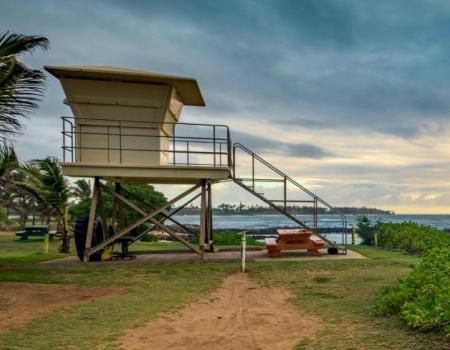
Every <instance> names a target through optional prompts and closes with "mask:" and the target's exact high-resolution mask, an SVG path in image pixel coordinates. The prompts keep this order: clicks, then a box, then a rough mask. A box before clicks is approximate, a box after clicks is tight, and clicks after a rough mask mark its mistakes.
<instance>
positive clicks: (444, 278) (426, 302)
mask: <svg viewBox="0 0 450 350" xmlns="http://www.w3.org/2000/svg"><path fill="white" fill-rule="evenodd" d="M360 224H361V225H360V229H361V231H363V235H365V236H366V240H367V241H371V240H372V242H373V236H374V235H375V234H376V235H377V238H378V245H379V246H380V247H383V248H387V249H402V250H404V251H406V252H408V253H410V254H421V255H424V258H423V260H422V262H421V263H420V264H419V265H417V266H416V267H415V268H414V269H413V271H412V272H411V273H410V274H409V275H408V276H407V277H406V278H404V279H402V280H399V281H398V282H397V284H395V285H394V286H391V287H386V288H384V289H383V290H382V291H381V292H380V293H379V294H378V296H377V298H376V303H375V307H374V314H376V315H383V316H386V315H396V316H398V317H400V319H401V320H402V321H403V322H404V323H405V324H406V325H407V326H408V327H409V328H412V329H416V330H419V331H424V332H426V331H434V332H440V333H442V334H443V336H444V337H445V338H446V339H447V341H449V342H450V234H448V233H447V232H444V231H441V230H437V229H435V228H432V227H429V226H424V225H419V224H417V223H414V222H404V223H400V224H398V223H380V222H378V223H376V224H375V225H371V223H370V221H369V220H367V219H366V220H360Z"/></svg>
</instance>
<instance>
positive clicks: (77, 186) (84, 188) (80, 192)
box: [71, 179, 91, 200]
mask: <svg viewBox="0 0 450 350" xmlns="http://www.w3.org/2000/svg"><path fill="white" fill-rule="evenodd" d="M71 190H72V196H74V197H77V198H78V199H80V200H85V199H90V198H91V182H90V181H88V180H85V179H80V180H77V181H75V183H74V185H73V186H72V187H71Z"/></svg>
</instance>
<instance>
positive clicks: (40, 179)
mask: <svg viewBox="0 0 450 350" xmlns="http://www.w3.org/2000/svg"><path fill="white" fill-rule="evenodd" d="M21 171H22V172H23V173H24V175H25V176H24V177H23V179H22V181H17V182H16V183H17V185H18V186H19V187H21V188H23V189H25V190H26V191H28V192H29V193H31V194H32V195H33V196H35V197H36V199H37V200H38V201H39V202H41V203H46V204H47V205H48V206H50V207H52V208H53V209H54V210H55V211H56V212H57V213H58V215H60V216H64V215H65V211H66V210H67V206H68V200H69V197H70V188H69V186H68V184H67V180H66V179H65V178H64V176H63V174H62V171H61V167H60V166H59V163H58V160H57V159H55V158H51V157H48V158H46V159H38V160H33V161H31V162H30V163H29V164H27V165H24V166H22V167H21Z"/></svg>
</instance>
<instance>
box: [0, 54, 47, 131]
mask: <svg viewBox="0 0 450 350" xmlns="http://www.w3.org/2000/svg"><path fill="white" fill-rule="evenodd" d="M44 90H45V75H44V74H43V73H42V72H41V71H39V70H32V69H29V68H27V67H26V66H25V65H23V64H21V63H20V62H17V61H16V60H15V58H10V59H9V60H8V61H5V62H3V63H0V137H2V136H3V138H6V137H8V136H12V135H14V134H17V133H20V131H21V129H22V122H21V119H23V118H25V117H26V116H27V114H28V113H30V112H33V111H34V110H36V109H37V108H38V102H39V101H41V99H42V96H43V92H44Z"/></svg>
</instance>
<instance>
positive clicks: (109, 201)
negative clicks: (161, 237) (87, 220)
mask: <svg viewBox="0 0 450 350" xmlns="http://www.w3.org/2000/svg"><path fill="white" fill-rule="evenodd" d="M106 186H108V187H109V188H110V189H111V190H113V189H114V183H112V182H109V181H108V182H107V183H106ZM122 187H123V190H125V191H127V192H129V193H130V194H131V196H127V195H126V197H127V198H129V200H130V201H132V202H134V203H135V204H136V205H138V206H139V207H142V208H143V209H144V210H146V209H147V208H146V206H145V205H143V201H145V202H148V203H151V204H152V206H154V207H155V208H159V207H160V206H162V205H163V204H164V203H166V202H167V198H166V197H165V196H164V194H163V193H161V192H158V191H156V190H155V188H154V187H153V186H151V185H147V184H123V185H122ZM131 197H133V198H131ZM102 199H103V207H104V214H105V216H106V217H107V218H110V217H112V211H113V203H114V198H113V197H112V196H111V195H110V194H108V193H107V192H106V191H102ZM90 207H91V198H90V197H87V198H83V199H82V200H80V201H79V202H78V203H76V204H73V205H72V206H71V207H70V215H71V217H72V218H73V219H74V218H76V217H81V216H85V215H89V209H90ZM99 210H100V208H99ZM124 211H125V217H126V219H127V221H128V223H131V222H133V221H136V220H138V219H139V218H140V217H141V215H140V214H139V213H137V212H135V211H134V210H132V209H129V208H127V207H126V206H124ZM148 211H150V210H148ZM156 219H158V220H161V219H162V216H161V215H158V216H157V217H156ZM107 224H110V223H109V222H108V223H107Z"/></svg>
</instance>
